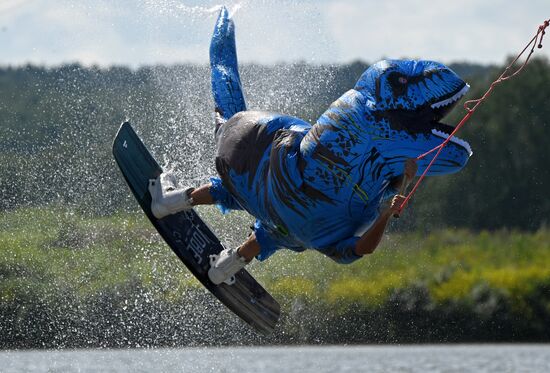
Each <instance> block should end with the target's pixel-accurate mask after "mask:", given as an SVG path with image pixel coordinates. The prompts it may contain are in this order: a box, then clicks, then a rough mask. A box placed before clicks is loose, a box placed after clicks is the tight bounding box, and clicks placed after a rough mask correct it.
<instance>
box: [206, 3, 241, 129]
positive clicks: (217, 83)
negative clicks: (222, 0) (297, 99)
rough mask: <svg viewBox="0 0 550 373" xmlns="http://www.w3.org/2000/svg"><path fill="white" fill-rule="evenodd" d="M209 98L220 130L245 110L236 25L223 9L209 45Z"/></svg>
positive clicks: (224, 8) (225, 9) (223, 8)
mask: <svg viewBox="0 0 550 373" xmlns="http://www.w3.org/2000/svg"><path fill="white" fill-rule="evenodd" d="M210 68H211V70H212V94H213V95H214V102H215V105H216V109H215V110H216V124H217V126H219V125H220V124H221V123H223V122H225V121H226V120H228V119H229V118H231V117H232V116H233V115H234V114H236V113H238V112H239V111H244V110H246V103H245V101H244V96H243V92H242V87H241V78H240V77H239V69H238V66H237V50H236V47H235V24H234V23H233V20H232V19H231V18H230V16H229V12H228V11H227V8H226V7H222V9H221V11H220V15H219V16H218V20H217V21H216V27H215V29H214V34H213V35H212V41H211V43H210Z"/></svg>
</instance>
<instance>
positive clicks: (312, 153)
mask: <svg viewBox="0 0 550 373" xmlns="http://www.w3.org/2000/svg"><path fill="white" fill-rule="evenodd" d="M210 65H211V70H212V73H211V74H212V92H213V95H214V102H215V105H216V107H215V116H216V120H215V121H216V123H215V124H216V127H215V139H216V143H217V156H216V170H217V172H218V174H219V177H213V178H211V180H210V183H207V184H206V185H202V186H200V187H198V188H196V189H194V188H187V189H185V188H178V187H177V181H176V180H175V178H174V176H173V174H172V173H169V172H168V173H164V174H162V175H161V176H159V178H157V179H156V180H151V181H150V185H149V190H150V192H151V195H152V211H153V214H154V215H155V216H156V217H157V218H159V219H160V218H163V217H164V216H166V215H168V214H173V213H176V212H179V211H182V210H185V209H190V208H192V207H193V206H195V205H200V204H217V205H218V206H219V207H220V208H221V209H222V211H224V212H225V211H228V210H246V211H247V212H249V213H250V214H251V215H253V216H254V217H255V218H256V222H255V224H254V232H253V233H252V234H251V235H250V236H249V237H248V239H247V240H246V241H245V242H244V243H243V244H242V245H241V246H240V247H239V248H236V249H235V248H227V249H225V250H223V251H222V252H221V253H220V255H218V256H215V257H212V258H211V268H210V270H209V277H210V279H211V281H212V282H214V283H215V284H220V283H222V282H224V281H225V282H228V283H230V281H231V277H232V276H233V275H234V274H235V273H237V272H238V271H239V270H240V269H241V268H243V267H244V266H245V265H246V264H247V263H248V262H250V261H251V260H252V259H253V258H254V257H256V258H257V259H258V260H260V261H262V260H265V259H267V258H269V257H270V256H271V255H272V254H273V253H274V252H276V251H277V250H279V249H282V248H286V249H290V250H294V251H298V252H300V251H304V250H306V249H315V250H318V251H320V252H321V253H323V254H325V255H327V256H329V257H330V258H332V259H334V260H335V261H337V262H339V263H351V262H353V261H355V260H357V259H359V258H361V257H362V256H363V255H365V254H369V253H372V252H373V251H374V250H375V248H376V246H377V245H378V243H379V242H380V240H381V238H382V236H383V233H384V230H385V227H386V225H387V223H388V221H389V219H390V217H391V216H392V215H394V214H395V213H396V212H398V211H399V207H400V206H401V203H402V202H403V200H404V197H403V196H402V195H400V194H399V193H398V191H399V190H400V189H401V187H402V186H403V184H406V183H408V182H410V180H411V179H412V178H413V177H414V176H415V175H416V174H417V173H418V174H419V173H421V172H423V171H424V170H425V169H426V167H427V165H428V164H429V162H430V161H431V159H432V158H431V157H433V154H432V155H431V156H427V157H425V158H423V159H422V160H420V161H418V162H415V161H414V159H415V158H416V157H417V156H418V155H420V154H423V153H425V152H427V151H428V150H430V149H432V148H434V147H436V146H438V145H440V144H441V143H442V142H443V141H444V140H445V139H446V138H447V137H448V134H450V133H451V131H452V129H453V128H452V127H450V126H448V125H446V124H443V123H441V122H440V120H441V119H442V118H443V117H444V116H445V115H446V114H447V113H448V112H449V111H450V110H451V109H452V108H453V107H454V105H455V104H456V103H457V102H458V100H459V99H460V98H461V97H462V96H464V94H465V93H466V91H467V90H468V88H469V86H468V85H467V84H466V83H465V82H464V81H463V80H462V79H460V77H458V76H457V75H456V74H455V73H454V72H453V71H451V70H450V69H449V68H448V67H446V66H445V65H443V64H441V63H438V62H433V61H416V60H384V61H380V62H378V63H376V64H374V65H372V66H371V67H369V68H368V69H367V70H366V71H365V72H364V73H363V74H362V75H361V77H360V78H359V80H358V81H357V83H356V85H355V87H353V89H351V90H349V91H347V92H346V93H344V94H343V95H342V96H341V97H340V98H338V99H337V100H336V101H335V102H334V103H332V105H331V106H330V107H329V108H328V109H327V111H325V112H324V113H323V114H322V115H321V117H320V118H319V119H318V120H317V122H316V123H315V124H314V125H311V124H309V123H307V122H305V121H303V120H301V119H298V118H295V117H291V116H287V115H282V114H277V113H270V112H263V111H252V110H247V108H246V104H245V100H244V96H243V93H242V89H241V83H240V77H239V71H238V67H237V54H236V47H235V32H234V23H233V20H232V19H231V18H230V16H229V13H228V11H227V9H226V8H222V9H221V11H220V15H219V17H218V20H217V22H216V26H215V29H214V34H213V37H212V42H211V46H210ZM471 154H472V152H471V149H470V146H469V145H468V143H466V142H465V141H463V140H461V139H458V138H455V137H453V138H452V139H451V141H450V142H449V143H448V145H447V146H446V147H445V148H444V149H443V150H442V152H441V153H440V155H439V157H438V158H437V160H436V161H435V163H434V164H433V165H432V167H431V168H430V170H429V173H428V175H443V174H450V173H454V172H457V171H459V170H460V169H462V168H463V167H464V165H465V164H466V162H467V161H468V158H469V157H470V156H471ZM385 201H389V205H388V204H386V203H384V202H385ZM384 206H385V207H384Z"/></svg>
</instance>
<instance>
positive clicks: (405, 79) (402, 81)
mask: <svg viewBox="0 0 550 373" xmlns="http://www.w3.org/2000/svg"><path fill="white" fill-rule="evenodd" d="M397 81H398V82H399V83H401V84H407V78H405V77H404V76H400V77H399V78H398V79H397Z"/></svg>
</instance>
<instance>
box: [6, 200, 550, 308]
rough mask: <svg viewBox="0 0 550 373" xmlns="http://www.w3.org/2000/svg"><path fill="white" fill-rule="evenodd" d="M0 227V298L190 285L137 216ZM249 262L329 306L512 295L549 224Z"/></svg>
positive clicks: (525, 281)
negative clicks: (394, 298) (418, 289)
mask: <svg viewBox="0 0 550 373" xmlns="http://www.w3.org/2000/svg"><path fill="white" fill-rule="evenodd" d="M213 214H217V213H216V212H214V211H213V210H205V211H203V215H205V216H206V219H207V220H209V221H215V222H217V224H214V229H215V230H216V231H218V232H219V231H222V230H223V229H224V228H223V227H224V226H225V227H227V226H228V225H229V226H237V227H238V229H237V233H236V234H232V235H231V234H228V232H227V231H228V230H227V229H225V232H224V233H225V240H224V241H225V242H227V241H231V242H232V244H235V242H238V240H239V239H240V238H241V237H242V238H244V236H245V235H246V228H243V226H244V227H246V225H247V223H248V220H247V219H248V218H247V217H245V216H244V215H239V214H231V215H234V216H225V217H223V218H216V219H214V218H213V216H212V215H213ZM220 220H221V222H220ZM0 228H1V230H0V273H1V275H2V282H1V285H0V288H1V290H0V294H1V297H2V300H9V299H13V297H14V296H15V294H16V290H17V289H19V290H21V289H24V288H28V287H29V286H30V283H32V284H33V288H34V291H39V292H40V291H43V292H48V291H58V290H59V289H64V290H65V291H71V292H74V293H76V294H78V295H79V296H81V297H86V296H89V295H91V294H96V293H98V292H101V291H102V290H104V289H112V288H114V287H117V286H120V285H121V284H124V283H127V282H129V281H130V282H131V281H133V282H137V283H139V284H140V286H142V287H144V288H146V289H149V290H150V291H152V292H153V293H154V294H155V295H156V296H157V297H159V298H163V299H166V300H177V299H179V296H178V294H181V293H182V292H183V291H184V290H185V289H188V288H197V287H200V285H199V283H198V282H197V281H196V280H195V279H194V277H193V276H191V275H190V274H189V272H188V271H187V270H186V268H185V267H184V266H183V265H182V264H181V263H180V262H179V260H178V259H177V258H176V256H175V255H174V254H173V253H172V252H171V251H170V250H169V249H168V247H167V246H166V245H165V244H164V242H163V241H162V240H161V239H160V237H159V236H158V235H157V234H156V232H155V231H154V229H153V228H152V226H151V225H150V224H149V222H148V221H147V220H146V219H145V218H144V217H143V216H142V215H141V214H135V215H134V214H125V215H114V216H109V217H85V216H81V215H76V214H74V213H71V212H68V211H67V210H65V209H59V208H42V209H36V208H32V209H31V208H29V209H19V210H16V211H11V212H3V213H1V214H0ZM221 236H224V235H221ZM239 236H241V237H239ZM250 270H251V272H252V273H253V274H254V275H255V276H256V277H257V278H258V280H259V281H260V282H261V283H262V284H263V285H264V287H266V289H268V290H269V291H271V292H272V293H273V294H274V295H275V296H276V297H280V298H283V299H288V300H292V299H295V298H301V297H302V298H308V299H310V300H313V301H316V302H324V303H326V304H329V305H334V306H336V305H337V306H338V307H346V305H349V304H362V305H364V306H367V307H378V306H380V305H382V304H383V303H384V302H385V301H386V300H387V299H388V297H389V296H390V295H391V294H392V293H393V292H395V291H396V290H398V289H403V288H407V287H409V286H412V285H414V284H424V286H426V287H427V288H428V289H429V293H430V295H431V297H432V298H433V300H434V301H435V302H438V303H444V302H449V301H457V300H461V299H462V300H464V299H467V298H468V297H469V296H470V295H471V293H472V290H473V289H474V288H475V287H476V286H478V285H480V284H484V285H486V286H489V287H490V288H493V289H498V290H499V291H502V292H503V293H504V294H507V295H508V296H509V297H510V299H513V300H515V301H516V302H520V303H521V299H522V297H524V296H525V295H527V294H530V293H532V292H533V291H534V289H535V288H537V286H540V285H544V284H550V232H549V231H547V230H540V231H538V232H534V233H522V232H514V231H506V230H502V231H498V232H491V233H490V232H480V233H473V232H469V231H464V230H443V231H437V232H432V233H431V234H429V235H421V234H419V233H406V234H390V235H387V236H386V238H385V239H384V241H383V243H382V244H381V246H380V247H379V249H378V250H377V251H376V252H375V253H374V254H373V255H370V256H369V257H366V258H363V259H362V260H359V261H357V262H355V263H353V264H351V265H340V264H336V263H334V262H332V261H331V260H330V259H328V258H326V257H324V256H322V255H320V254H318V253H316V252H314V251H308V252H305V253H300V254H296V253H292V252H285V251H281V252H279V253H277V254H276V255H275V256H274V257H272V258H270V259H269V260H267V261H265V262H262V263H254V264H252V265H251V266H250Z"/></svg>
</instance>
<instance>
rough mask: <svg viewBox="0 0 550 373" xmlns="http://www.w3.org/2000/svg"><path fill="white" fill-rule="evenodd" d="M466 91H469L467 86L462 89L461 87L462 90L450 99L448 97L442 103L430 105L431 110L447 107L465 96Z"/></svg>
mask: <svg viewBox="0 0 550 373" xmlns="http://www.w3.org/2000/svg"><path fill="white" fill-rule="evenodd" d="M468 89H470V86H469V85H468V84H466V85H465V86H464V87H462V89H461V90H460V91H458V92H457V93H455V94H454V95H453V96H452V97H449V98H447V99H445V100H443V101H439V102H436V103H435V104H432V105H431V107H432V109H437V108H440V107H442V106H447V105H449V104H451V103H453V102H455V101H457V100H458V99H460V98H461V97H462V96H464V95H465V94H466V92H468Z"/></svg>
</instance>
